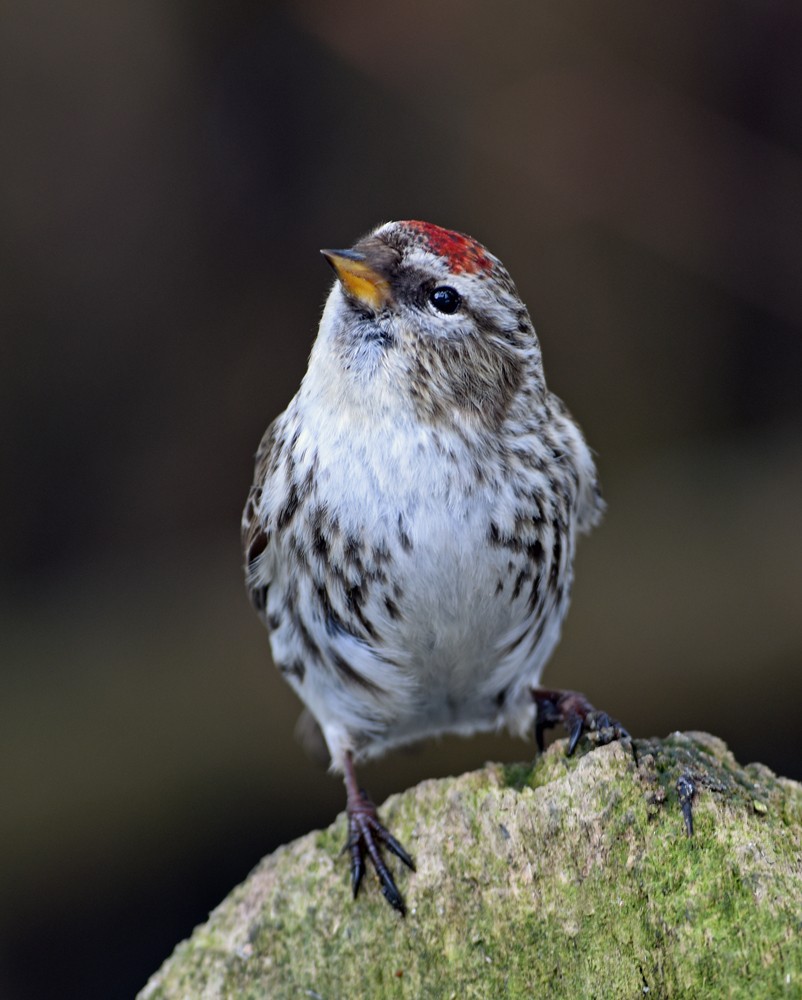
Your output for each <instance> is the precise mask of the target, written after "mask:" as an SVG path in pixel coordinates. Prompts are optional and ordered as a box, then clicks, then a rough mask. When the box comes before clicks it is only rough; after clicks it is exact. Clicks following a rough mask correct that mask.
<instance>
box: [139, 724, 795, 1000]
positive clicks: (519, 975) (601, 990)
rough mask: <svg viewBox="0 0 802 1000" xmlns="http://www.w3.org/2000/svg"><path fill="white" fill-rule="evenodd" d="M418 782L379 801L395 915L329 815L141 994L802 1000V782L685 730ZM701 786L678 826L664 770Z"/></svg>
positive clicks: (558, 749) (262, 870)
mask: <svg viewBox="0 0 802 1000" xmlns="http://www.w3.org/2000/svg"><path fill="white" fill-rule="evenodd" d="M564 748H565V745H564V743H558V744H555V745H554V746H552V747H551V748H550V749H549V751H548V752H547V753H546V754H545V755H544V756H543V757H542V758H540V759H539V760H538V761H537V762H536V763H535V764H534V765H516V766H513V767H510V766H507V767H499V766H494V765H489V766H488V767H486V768H485V769H484V770H482V771H478V772H475V773H472V774H466V775H463V776H461V777H459V778H448V779H443V780H440V781H425V782H423V783H422V784H420V785H418V786H417V788H414V789H410V790H409V791H407V792H405V793H404V794H403V795H396V796H393V797H392V798H390V799H389V800H388V801H387V803H386V804H385V805H384V806H383V807H382V815H383V817H384V819H385V820H386V822H387V824H388V826H389V827H390V828H391V829H392V830H393V832H394V833H395V834H396V835H397V836H398V837H399V839H400V840H401V841H402V842H403V843H404V844H406V846H407V847H408V848H410V850H411V851H412V853H413V855H414V857H415V860H416V864H417V868H418V870H417V872H415V873H408V872H406V870H404V869H401V867H400V866H398V868H399V870H398V884H399V888H400V889H401V890H402V892H403V893H404V894H405V896H406V900H407V905H408V916H407V918H406V919H405V920H402V919H400V918H399V916H398V914H396V913H395V912H394V911H393V910H391V909H390V907H389V906H387V904H386V903H385V901H384V900H383V898H382V897H381V894H380V893H379V891H378V890H377V888H376V886H375V885H373V884H371V880H370V878H369V876H368V877H367V878H366V885H365V886H364V889H363V892H362V894H361V895H360V898H359V900H358V902H357V903H356V904H355V903H354V902H353V901H352V900H351V898H350V887H349V876H348V870H347V861H346V859H345V858H344V857H343V856H342V855H341V853H340V852H341V848H342V844H343V842H344V840H345V821H344V817H343V816H340V817H339V818H338V819H337V820H336V822H335V823H334V824H333V825H332V827H330V828H329V830H326V831H322V832H316V833H312V834H309V835H308V836H306V837H302V838H301V839H300V840H297V841H295V842H294V843H293V844H290V845H288V846H287V847H282V848H280V849H279V850H278V851H276V852H275V853H274V854H273V855H271V856H270V857H268V858H266V859H265V860H264V861H262V863H261V864H260V865H259V866H258V867H257V868H256V869H255V870H254V871H253V872H252V873H251V875H250V876H249V878H248V879H247V880H246V881H245V882H244V883H243V884H242V885H241V886H239V887H237V888H236V889H235V890H234V891H233V892H232V893H231V894H230V895H229V897H228V898H227V899H226V900H225V901H224V902H223V903H221V905H220V906H219V907H218V908H217V909H216V910H215V911H214V912H213V913H212V915H211V916H210V918H209V920H208V922H207V923H206V924H204V925H203V926H202V927H199V928H198V929H197V930H196V931H195V933H194V934H193V936H192V937H191V938H190V939H189V941H185V942H184V943H183V944H180V945H179V946H178V948H177V949H176V951H175V952H174V954H173V955H172V956H171V958H169V959H168V960H167V962H166V963H165V964H164V966H163V967H162V968H161V969H160V970H159V972H157V973H156V974H155V975H154V976H153V977H152V978H151V980H150V982H149V983H148V984H147V986H146V987H145V989H144V990H143V991H142V993H141V994H140V1000H173V998H175V1000H177V998H182V1000H183V998H193V1000H194V998H199V1000H204V998H208V1000H212V998H214V1000H218V998H235V997H236V998H238V1000H241V998H254V1000H255V998H267V997H270V998H279V1000H280V998H284V997H287V998H290V997H322V998H324V1000H334V998H340V997H371V998H374V997H424V996H425V997H432V998H439V997H459V998H463V997H532V996H538V997H541V998H547V997H569V996H570V997H572V998H573V997H602V996H604V997H616V998H619V997H621V998H627V997H633V998H634V997H644V996H648V997H672V998H674V997H693V998H697V997H702V996H704V997H719V996H721V997H743V998H747V997H748V998H750V1000H751V998H754V997H758V996H759V997H761V998H769V997H775V996H777V997H780V996H782V997H794V996H802V945H800V940H801V939H802V826H800V820H801V819H802V786H800V785H797V784H796V783H794V782H791V781H788V780H786V779H782V778H777V777H776V776H775V775H774V774H772V773H771V772H770V771H769V770H768V769H767V768H765V767H762V766H761V765H750V766H749V767H746V768H742V767H740V766H739V765H738V764H737V763H736V762H735V760H734V758H733V757H732V755H731V754H730V753H729V751H728V750H727V748H726V746H725V745H724V744H723V743H721V741H719V740H717V739H715V738H714V737H711V736H708V735H706V734H701V733H686V734H681V733H676V734H674V735H673V736H671V737H669V738H668V739H667V740H659V741H658V740H652V741H639V742H638V752H639V759H638V762H637V764H636V762H635V761H634V760H633V757H632V755H631V753H630V752H629V750H628V749H627V748H626V747H625V746H623V745H618V744H612V745H610V746H607V747H600V748H598V749H596V750H595V751H593V752H592V753H586V754H585V755H583V756H578V757H576V758H572V759H566V758H565V756H564ZM681 773H686V774H689V775H690V776H691V777H692V778H693V781H694V783H695V785H696V787H697V789H698V790H699V791H698V795H697V797H696V800H695V804H694V814H695V828H696V833H695V836H694V837H693V838H688V837H687V836H686V835H685V829H684V824H683V820H682V816H681V813H680V809H679V805H678V800H677V793H676V780H677V778H678V777H679V775H680V774H681Z"/></svg>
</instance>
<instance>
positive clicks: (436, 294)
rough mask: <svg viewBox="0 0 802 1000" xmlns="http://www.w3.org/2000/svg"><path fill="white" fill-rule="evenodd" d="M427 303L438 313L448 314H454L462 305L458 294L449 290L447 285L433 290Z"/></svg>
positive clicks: (451, 289)
mask: <svg viewBox="0 0 802 1000" xmlns="http://www.w3.org/2000/svg"><path fill="white" fill-rule="evenodd" d="M429 301H430V302H431V304H432V305H433V306H434V307H435V309H436V310H437V311H438V312H441V313H449V314H450V313H455V312H456V311H457V309H459V307H460V305H461V304H462V299H461V298H460V296H459V292H456V291H454V289H453V288H449V287H448V285H441V286H440V288H435V290H434V291H433V292H432V293H431V295H430V296H429Z"/></svg>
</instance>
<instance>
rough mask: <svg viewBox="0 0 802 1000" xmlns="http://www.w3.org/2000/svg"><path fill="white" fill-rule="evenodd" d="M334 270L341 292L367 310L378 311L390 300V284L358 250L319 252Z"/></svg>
mask: <svg viewBox="0 0 802 1000" xmlns="http://www.w3.org/2000/svg"><path fill="white" fill-rule="evenodd" d="M320 252H321V253H322V254H323V256H324V257H325V258H326V260H327V261H328V262H329V264H331V266H332V267H333V268H334V270H335V272H336V274H337V277H338V278H339V279H340V284H341V285H342V286H343V291H344V292H345V293H346V295H349V296H350V297H351V298H352V299H356V301H357V302H358V303H359V304H360V305H363V306H366V307H367V308H368V309H373V310H374V311H378V310H379V309H381V308H382V307H383V306H386V305H387V303H388V302H389V301H390V299H391V297H392V296H391V293H390V283H389V282H388V281H387V279H386V278H385V277H384V275H382V274H380V273H379V272H378V271H377V270H376V269H375V268H373V267H371V266H370V264H369V263H368V262H367V259H366V257H365V255H364V254H363V253H360V252H359V251H358V250H321V251H320Z"/></svg>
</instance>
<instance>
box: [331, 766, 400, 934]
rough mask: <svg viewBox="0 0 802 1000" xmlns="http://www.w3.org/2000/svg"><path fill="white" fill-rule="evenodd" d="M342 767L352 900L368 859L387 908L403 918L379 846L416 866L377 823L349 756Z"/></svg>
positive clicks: (398, 893)
mask: <svg viewBox="0 0 802 1000" xmlns="http://www.w3.org/2000/svg"><path fill="white" fill-rule="evenodd" d="M344 763H345V791H346V795H347V800H346V807H345V808H346V814H347V816H348V841H347V843H346V845H345V846H346V848H347V850H348V852H349V854H350V855H351V886H352V887H353V890H354V898H356V894H357V893H358V892H359V886H360V884H361V882H362V876H363V875H364V874H365V857H366V856H367V857H368V858H370V863H371V864H372V865H373V867H374V869H375V870H376V875H377V876H378V879H379V882H380V883H381V887H382V892H383V893H384V898H385V899H386V900H387V902H388V903H389V904H390V906H392V907H394V908H395V909H396V910H398V912H399V913H400V914H401V916H404V915H405V913H406V907H405V906H404V897H403V896H402V895H401V893H400V892H399V891H398V887H397V886H396V884H395V882H394V881H393V876H392V875H391V874H390V870H389V868H388V867H387V865H386V864H385V862H384V858H383V857H382V851H381V848H382V845H384V847H386V848H387V850H388V851H390V852H391V853H392V854H395V856H396V857H397V858H400V859H401V860H402V861H403V862H404V864H405V865H406V866H407V867H408V868H411V869H412V870H413V871H414V870H415V863H414V862H413V860H412V858H411V857H410V856H409V855H408V854H407V852H406V851H405V850H404V848H403V847H402V846H401V845H400V844H399V843H398V841H397V840H396V839H395V837H394V836H393V835H392V834H391V833H390V832H389V831H388V830H386V829H385V828H384V826H382V824H381V823H380V822H379V815H378V813H377V811H376V806H374V804H373V803H372V802H371V801H370V799H369V798H368V796H367V795H366V793H365V792H364V791H363V790H362V789H361V788H360V787H359V785H358V783H357V780H356V768H355V767H354V760H353V757H352V756H351V754H350V753H346V755H345V762H344Z"/></svg>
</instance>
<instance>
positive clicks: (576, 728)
mask: <svg viewBox="0 0 802 1000" xmlns="http://www.w3.org/2000/svg"><path fill="white" fill-rule="evenodd" d="M584 728H585V721H584V719H582V718H581V717H580V716H577V717H576V721H575V722H574V723H573V724H572V725H571V738H570V739H569V740H568V749H567V750H566V751H565V756H566V757H571V756H573V753H574V750H576V745H577V743H579V738H580V736H581V735H582V730H583V729H584Z"/></svg>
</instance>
